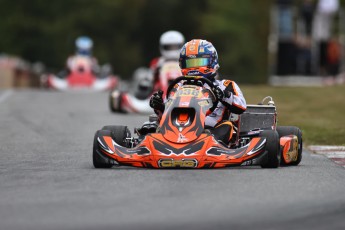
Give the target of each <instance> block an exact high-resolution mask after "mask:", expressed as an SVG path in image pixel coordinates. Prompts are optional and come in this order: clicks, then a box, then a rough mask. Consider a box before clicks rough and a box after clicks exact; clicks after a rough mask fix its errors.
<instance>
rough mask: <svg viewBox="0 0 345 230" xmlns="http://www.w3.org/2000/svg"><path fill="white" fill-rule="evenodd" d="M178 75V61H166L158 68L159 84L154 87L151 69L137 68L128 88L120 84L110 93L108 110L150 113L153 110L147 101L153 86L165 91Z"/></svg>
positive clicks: (179, 72)
mask: <svg viewBox="0 0 345 230" xmlns="http://www.w3.org/2000/svg"><path fill="white" fill-rule="evenodd" d="M179 76H181V69H180V67H179V65H178V63H177V62H166V63H164V64H163V66H162V67H161V69H160V73H159V82H160V85H159V87H154V83H153V75H152V71H151V70H150V69H147V68H139V69H137V70H136V71H135V73H134V76H133V79H134V80H133V82H132V83H131V84H130V86H129V87H128V88H127V87H125V86H124V85H122V86H121V84H120V86H119V87H118V88H117V89H115V90H113V91H112V92H111V93H110V97H109V106H110V110H111V111H112V112H122V113H142V114H149V113H152V112H153V110H152V108H151V107H150V105H149V101H150V97H151V95H152V93H153V92H154V91H155V90H154V88H158V89H160V90H162V91H163V92H166V90H167V88H168V86H169V83H170V82H171V81H173V80H174V79H175V78H177V77H179ZM164 96H165V95H164Z"/></svg>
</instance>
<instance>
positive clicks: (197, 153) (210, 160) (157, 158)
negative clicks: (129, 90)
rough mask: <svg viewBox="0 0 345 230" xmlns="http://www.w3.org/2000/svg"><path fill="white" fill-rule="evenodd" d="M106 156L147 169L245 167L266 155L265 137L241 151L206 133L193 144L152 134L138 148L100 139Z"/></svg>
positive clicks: (107, 138) (105, 138) (110, 139)
mask: <svg viewBox="0 0 345 230" xmlns="http://www.w3.org/2000/svg"><path fill="white" fill-rule="evenodd" d="M98 142H99V147H100V149H101V151H102V153H103V154H104V155H106V156H107V157H110V158H112V159H114V160H115V161H116V162H118V164H120V165H130V166H134V167H147V168H223V167H228V166H236V165H241V164H242V163H243V162H245V161H248V160H251V159H254V158H257V157H258V156H260V155H262V154H264V147H265V142H266V139H265V138H260V137H255V138H253V139H252V141H251V142H250V143H249V144H248V145H246V146H244V147H242V148H238V149H229V148H226V147H224V146H223V145H221V144H219V143H218V142H217V141H216V140H215V139H214V138H213V136H212V135H210V134H206V133H205V134H202V135H200V136H199V138H198V139H197V140H195V141H193V142H192V143H173V142H168V141H167V140H166V139H165V138H164V137H163V135H162V134H160V133H154V134H148V135H147V136H146V137H145V139H144V140H143V141H142V142H141V143H140V144H138V145H137V146H136V147H135V148H125V147H122V146H120V145H118V144H117V143H116V142H114V141H112V138H111V137H110V136H103V137H99V138H98Z"/></svg>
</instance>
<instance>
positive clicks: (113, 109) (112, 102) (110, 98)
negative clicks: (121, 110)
mask: <svg viewBox="0 0 345 230" xmlns="http://www.w3.org/2000/svg"><path fill="white" fill-rule="evenodd" d="M111 94H112V92H110V94H109V108H110V111H111V112H113V113H116V112H117V111H116V109H115V108H114V98H113V97H112V96H111Z"/></svg>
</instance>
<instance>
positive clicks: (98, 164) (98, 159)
mask: <svg viewBox="0 0 345 230" xmlns="http://www.w3.org/2000/svg"><path fill="white" fill-rule="evenodd" d="M98 132H99V130H98V131H97V132H96V133H95V137H94V138H93V151H92V161H93V166H94V167H95V168H111V167H112V166H113V165H112V164H109V163H108V161H107V160H106V159H104V158H103V157H102V156H101V155H100V153H99V151H97V150H98V141H97V137H98Z"/></svg>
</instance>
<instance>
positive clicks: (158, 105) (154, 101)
mask: <svg viewBox="0 0 345 230" xmlns="http://www.w3.org/2000/svg"><path fill="white" fill-rule="evenodd" d="M150 107H151V108H153V109H155V110H158V111H160V112H163V111H164V109H165V105H164V102H163V91H162V90H159V91H158V92H155V93H154V94H152V96H151V98H150Z"/></svg>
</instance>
